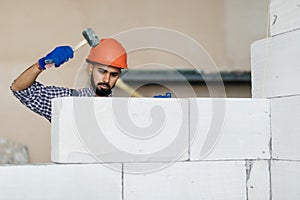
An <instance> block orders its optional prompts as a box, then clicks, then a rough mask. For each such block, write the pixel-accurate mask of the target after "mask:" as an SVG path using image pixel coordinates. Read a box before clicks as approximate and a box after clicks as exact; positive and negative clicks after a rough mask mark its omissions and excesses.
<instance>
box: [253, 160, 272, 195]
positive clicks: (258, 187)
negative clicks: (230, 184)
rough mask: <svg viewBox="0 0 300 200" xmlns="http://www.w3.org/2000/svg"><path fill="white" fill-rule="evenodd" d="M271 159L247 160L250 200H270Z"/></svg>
mask: <svg viewBox="0 0 300 200" xmlns="http://www.w3.org/2000/svg"><path fill="white" fill-rule="evenodd" d="M269 163H270V161H268V160H252V161H247V194H248V198H247V199H248V200H266V199H267V200H268V199H270V196H271V187H270V164H269Z"/></svg>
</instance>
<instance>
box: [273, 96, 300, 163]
mask: <svg viewBox="0 0 300 200" xmlns="http://www.w3.org/2000/svg"><path fill="white" fill-rule="evenodd" d="M299 102H300V96H291V97H284V98H275V99H272V100H271V115H272V117H271V119H272V120H271V122H272V149H273V153H272V155H273V158H275V159H286V160H298V161H300V146H299V144H300V123H299V119H300V103H299Z"/></svg>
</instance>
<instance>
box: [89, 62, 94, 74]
mask: <svg viewBox="0 0 300 200" xmlns="http://www.w3.org/2000/svg"><path fill="white" fill-rule="evenodd" d="M88 68H89V74H90V75H91V74H92V72H93V68H94V66H93V65H92V64H90V63H89V65H88Z"/></svg>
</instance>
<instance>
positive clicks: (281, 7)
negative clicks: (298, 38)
mask: <svg viewBox="0 0 300 200" xmlns="http://www.w3.org/2000/svg"><path fill="white" fill-rule="evenodd" d="M295 29H300V6H299V0H271V4H270V34H271V36H274V35H278V34H282V33H285V32H288V31H292V30H295Z"/></svg>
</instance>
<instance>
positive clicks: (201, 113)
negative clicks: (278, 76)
mask: <svg viewBox="0 0 300 200" xmlns="http://www.w3.org/2000/svg"><path fill="white" fill-rule="evenodd" d="M190 123H191V124H190V134H191V136H190V139H191V151H190V159H191V160H244V159H269V158H270V146H269V144H270V134H271V133H270V101H269V100H268V99H247V98H244V99H239V98H235V99H231V98H226V99H222V98H219V99H211V98H198V99H190Z"/></svg>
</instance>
